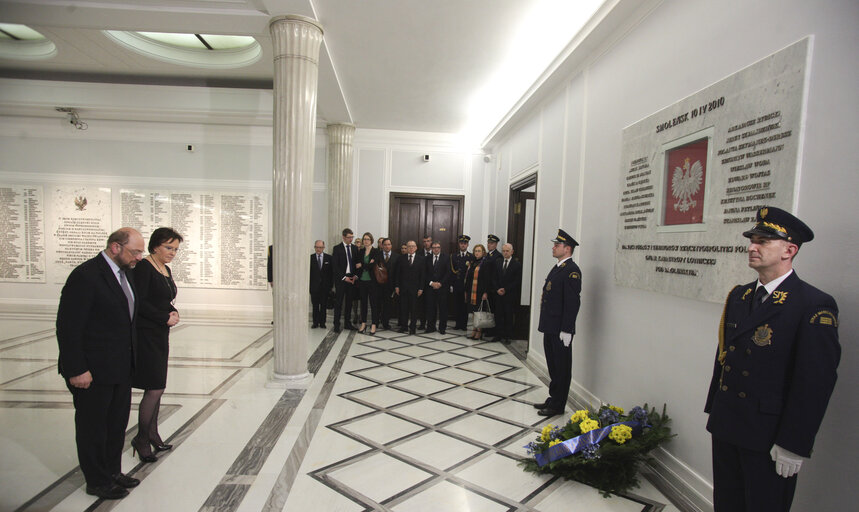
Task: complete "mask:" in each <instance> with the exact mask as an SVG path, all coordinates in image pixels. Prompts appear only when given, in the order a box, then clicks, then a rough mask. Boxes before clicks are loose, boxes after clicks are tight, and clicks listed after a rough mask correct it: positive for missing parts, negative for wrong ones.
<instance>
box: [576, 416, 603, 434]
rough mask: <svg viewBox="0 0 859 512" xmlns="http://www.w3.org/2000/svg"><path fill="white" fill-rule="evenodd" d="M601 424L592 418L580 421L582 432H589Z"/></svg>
mask: <svg viewBox="0 0 859 512" xmlns="http://www.w3.org/2000/svg"><path fill="white" fill-rule="evenodd" d="M599 426H600V424H599V422H598V421H596V420H592V419H586V420H584V421H583V422H581V423H579V429H581V431H582V434H587V433H588V432H590V431H591V430H593V429H595V428H599Z"/></svg>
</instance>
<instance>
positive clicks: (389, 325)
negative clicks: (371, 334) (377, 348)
mask: <svg viewBox="0 0 859 512" xmlns="http://www.w3.org/2000/svg"><path fill="white" fill-rule="evenodd" d="M382 327H383V328H384V329H385V330H386V331H391V330H393V329H391V324H385V325H383V326H382Z"/></svg>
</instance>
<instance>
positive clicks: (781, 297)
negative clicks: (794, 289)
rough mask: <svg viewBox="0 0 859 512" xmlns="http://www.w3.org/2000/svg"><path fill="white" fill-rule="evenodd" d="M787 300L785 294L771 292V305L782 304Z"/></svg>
mask: <svg viewBox="0 0 859 512" xmlns="http://www.w3.org/2000/svg"><path fill="white" fill-rule="evenodd" d="M786 300H787V292H782V291H778V290H776V291H774V292H773V304H784V301H786Z"/></svg>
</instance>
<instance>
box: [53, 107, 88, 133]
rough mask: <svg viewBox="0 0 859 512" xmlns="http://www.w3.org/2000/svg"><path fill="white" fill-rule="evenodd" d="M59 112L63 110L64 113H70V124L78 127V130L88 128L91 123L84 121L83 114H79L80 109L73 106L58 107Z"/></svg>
mask: <svg viewBox="0 0 859 512" xmlns="http://www.w3.org/2000/svg"><path fill="white" fill-rule="evenodd" d="M56 110H57V112H62V113H63V114H68V116H69V124H71V125H72V126H74V127H75V128H77V129H78V130H86V129H87V128H89V125H88V124H86V123H85V122H84V121H81V116H80V114H78V111H77V110H75V109H73V108H71V107H56Z"/></svg>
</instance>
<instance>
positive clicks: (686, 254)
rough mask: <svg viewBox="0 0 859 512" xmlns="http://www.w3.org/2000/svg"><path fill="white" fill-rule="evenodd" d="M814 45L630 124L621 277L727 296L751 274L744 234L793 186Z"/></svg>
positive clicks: (658, 287) (789, 201) (653, 286)
mask: <svg viewBox="0 0 859 512" xmlns="http://www.w3.org/2000/svg"><path fill="white" fill-rule="evenodd" d="M808 52H809V44H808V39H804V40H802V41H799V42H797V43H795V44H793V45H791V46H789V47H787V48H785V49H783V50H781V51H779V52H777V53H775V54H773V55H770V56H769V57H767V58H765V59H763V60H761V61H759V62H757V63H755V64H753V65H751V66H749V67H747V68H745V69H743V70H741V71H739V72H737V73H735V74H733V75H731V76H729V77H727V78H725V79H723V80H721V81H719V82H717V83H715V84H713V85H711V86H710V87H707V88H706V89H704V90H702V91H700V92H697V93H695V94H694V95H693V96H690V97H688V98H685V99H683V100H681V101H679V102H678V103H676V104H674V105H672V106H670V107H668V108H666V109H664V110H662V111H660V112H657V113H655V114H653V115H651V116H649V117H647V118H645V119H643V120H642V121H639V122H637V123H635V124H633V125H631V126H628V127H627V128H625V129H624V131H623V153H622V160H621V161H622V162H623V163H622V169H621V187H620V190H621V192H620V197H619V198H618V226H617V238H618V242H617V252H616V258H615V280H616V281H617V282H618V284H621V285H624V286H631V287H635V288H642V289H646V290H652V291H657V292H662V293H668V294H672V295H679V296H683V297H690V298H696V299H700V300H708V301H712V302H721V301H722V300H723V299H724V296H725V293H727V291H726V290H727V288H729V287H730V283H731V282H740V281H743V280H748V278H750V277H751V275H753V273H750V271H749V269H748V265H747V258H746V248H747V245H748V243H747V241H746V240H745V239H744V238H743V237H742V232H743V231H745V230H746V229H748V228H750V227H751V226H752V224H753V223H754V219H755V212H756V210H757V209H758V208H760V207H761V206H764V205H770V206H777V207H780V208H784V209H786V210H789V211H790V210H792V206H793V202H794V199H795V196H796V192H797V191H796V190H795V184H796V182H797V179H796V177H797V161H798V160H797V158H798V156H797V155H798V153H799V136H798V134H799V132H800V127H801V126H802V112H803V108H802V101H803V90H804V87H805V74H806V61H807V56H808ZM678 151H679V152H684V153H682V154H681V153H678ZM669 154H674V155H681V157H679V158H675V159H674V161H673V163H670V164H669V161H670V158H669V156H667V155H669ZM683 155H689V156H688V157H686V158H685V159H684V158H682V156H683ZM702 203H703V208H701V206H702ZM692 207H695V208H697V209H698V210H700V211H701V213H700V214H697V213H696V214H695V215H684V211H685V209H689V208H692ZM689 211H690V212H691V210H689ZM686 219H688V220H686Z"/></svg>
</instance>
